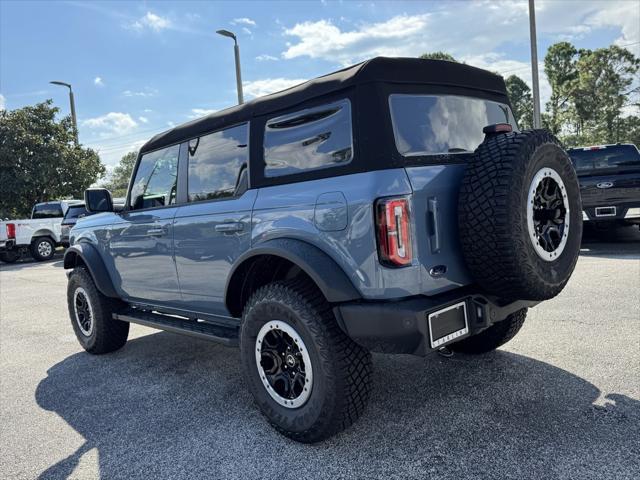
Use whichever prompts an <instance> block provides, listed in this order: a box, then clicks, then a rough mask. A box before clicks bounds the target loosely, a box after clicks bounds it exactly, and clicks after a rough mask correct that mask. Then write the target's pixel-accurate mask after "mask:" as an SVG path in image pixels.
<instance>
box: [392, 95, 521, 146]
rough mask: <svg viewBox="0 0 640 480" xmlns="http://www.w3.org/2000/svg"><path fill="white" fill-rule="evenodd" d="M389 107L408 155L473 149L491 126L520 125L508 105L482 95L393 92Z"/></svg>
mask: <svg viewBox="0 0 640 480" xmlns="http://www.w3.org/2000/svg"><path fill="white" fill-rule="evenodd" d="M389 107H390V109H391V120H392V123H393V134H394V136H395V141H396V147H397V149H398V152H399V153H400V154H401V155H404V156H407V157H410V156H419V155H435V154H442V153H463V152H473V151H474V150H475V149H476V148H477V147H478V145H480V143H482V141H483V139H484V134H483V133H482V129H483V128H484V127H486V126H487V125H492V124H494V123H510V124H511V125H512V126H513V128H514V130H516V128H517V126H516V122H515V119H514V117H513V115H512V113H511V109H510V108H509V106H508V105H506V104H503V103H497V102H492V101H489V100H483V99H480V98H473V97H462V96H457V95H405V94H393V95H390V96H389Z"/></svg>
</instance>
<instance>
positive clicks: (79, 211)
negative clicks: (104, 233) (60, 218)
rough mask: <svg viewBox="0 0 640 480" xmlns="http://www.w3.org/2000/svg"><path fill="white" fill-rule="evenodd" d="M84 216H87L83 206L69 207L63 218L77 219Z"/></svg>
mask: <svg viewBox="0 0 640 480" xmlns="http://www.w3.org/2000/svg"><path fill="white" fill-rule="evenodd" d="M86 214H87V209H86V208H84V206H83V205H80V206H78V207H69V210H67V213H66V214H65V216H64V218H65V219H69V218H78V217H80V216H84V215H86Z"/></svg>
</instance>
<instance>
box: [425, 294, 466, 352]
mask: <svg viewBox="0 0 640 480" xmlns="http://www.w3.org/2000/svg"><path fill="white" fill-rule="evenodd" d="M427 321H428V323H429V339H430V341H431V348H438V347H441V346H443V345H445V344H447V343H449V342H452V341H453V340H455V339H457V338H459V337H461V336H463V335H466V334H467V333H469V321H468V316H467V302H466V301H462V302H458V303H454V304H453V305H449V306H448V307H444V308H442V309H440V310H438V311H436V312H432V313H430V314H429V315H428V317H427Z"/></svg>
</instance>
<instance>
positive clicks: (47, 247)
mask: <svg viewBox="0 0 640 480" xmlns="http://www.w3.org/2000/svg"><path fill="white" fill-rule="evenodd" d="M55 253H56V245H55V243H53V240H51V239H50V238H49V237H40V238H36V239H35V240H33V242H31V256H32V257H33V259H34V260H36V261H37V262H44V261H46V260H51V259H52V258H53V256H54V255H55Z"/></svg>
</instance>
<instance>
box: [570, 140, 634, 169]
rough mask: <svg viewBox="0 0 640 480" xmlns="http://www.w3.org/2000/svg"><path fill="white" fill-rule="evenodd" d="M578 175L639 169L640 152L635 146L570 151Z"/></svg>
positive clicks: (612, 146) (613, 146)
mask: <svg viewBox="0 0 640 480" xmlns="http://www.w3.org/2000/svg"><path fill="white" fill-rule="evenodd" d="M569 156H570V157H571V160H572V161H573V164H574V166H575V169H576V173H577V174H578V175H585V174H587V173H590V172H593V171H594V170H615V169H618V170H620V169H634V170H636V169H639V168H640V152H638V149H637V148H636V147H635V145H610V146H606V147H588V148H586V149H575V150H570V151H569Z"/></svg>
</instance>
